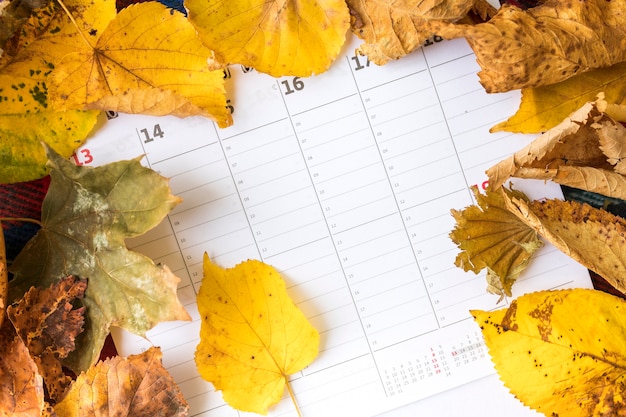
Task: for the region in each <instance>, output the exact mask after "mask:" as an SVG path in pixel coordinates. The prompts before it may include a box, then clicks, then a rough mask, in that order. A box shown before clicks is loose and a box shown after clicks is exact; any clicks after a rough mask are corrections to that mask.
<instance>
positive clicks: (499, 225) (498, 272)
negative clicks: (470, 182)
mask: <svg viewBox="0 0 626 417" xmlns="http://www.w3.org/2000/svg"><path fill="white" fill-rule="evenodd" d="M472 191H473V192H474V196H475V198H476V201H477V202H478V205H474V206H469V207H467V208H465V209H464V210H462V211H459V210H452V215H453V216H454V219H455V220H456V225H455V227H454V229H453V230H452V232H451V233H450V238H451V239H452V241H453V242H454V243H456V244H457V246H458V247H459V249H460V250H461V252H460V253H459V254H458V255H457V257H456V260H455V265H456V266H458V267H459V268H463V270H465V271H472V272H474V273H478V272H480V271H481V270H483V269H487V283H488V285H487V291H488V292H490V293H492V294H497V295H499V296H500V299H502V297H504V296H505V295H507V296H511V287H512V286H513V283H514V282H515V280H516V279H517V278H518V277H519V275H520V273H521V272H522V271H523V270H524V269H525V268H526V266H528V262H529V261H530V257H531V256H532V254H533V253H534V252H535V251H536V250H537V249H539V248H541V247H542V246H543V243H542V242H541V240H540V239H539V237H538V236H537V233H536V232H535V231H534V230H533V229H532V228H531V227H529V226H527V225H526V224H525V223H524V222H522V221H521V220H520V219H518V218H517V217H516V216H515V215H514V214H512V213H511V212H510V211H509V210H508V209H507V208H506V204H505V195H510V196H515V197H517V198H520V199H522V200H524V201H526V200H527V198H526V196H525V195H524V194H523V193H521V192H519V191H514V190H505V189H504V188H499V189H497V190H495V191H492V190H491V189H488V190H487V193H486V194H481V193H480V192H479V191H478V189H477V188H476V187H473V188H472Z"/></svg>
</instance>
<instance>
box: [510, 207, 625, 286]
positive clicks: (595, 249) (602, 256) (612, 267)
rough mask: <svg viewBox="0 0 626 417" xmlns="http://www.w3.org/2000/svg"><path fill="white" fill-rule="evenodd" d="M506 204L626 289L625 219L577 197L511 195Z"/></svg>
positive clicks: (545, 235) (560, 246) (564, 249)
mask: <svg viewBox="0 0 626 417" xmlns="http://www.w3.org/2000/svg"><path fill="white" fill-rule="evenodd" d="M506 204H507V207H508V209H509V210H510V211H511V213H513V214H514V215H516V216H517V217H518V218H519V219H520V220H521V221H523V222H524V223H526V224H527V225H528V226H529V227H532V228H533V229H534V230H536V231H537V233H538V234H539V235H541V236H542V237H543V238H544V239H546V240H547V241H549V242H550V243H552V244H553V245H554V246H555V247H556V248H557V249H559V250H561V251H562V252H563V253H565V254H566V255H568V256H569V257H570V258H572V259H574V260H575V261H577V262H579V263H580V264H582V265H584V266H585V267H587V268H588V269H591V270H592V271H594V272H596V273H598V274H599V275H600V276H601V277H603V278H604V279H605V280H606V281H607V282H609V283H610V284H611V285H612V286H613V287H615V288H617V289H618V290H619V291H621V292H623V293H626V251H625V250H624V247H625V246H626V238H625V237H624V236H626V220H625V219H623V218H622V217H619V216H616V215H614V214H611V213H609V212H608V211H605V210H602V209H597V208H594V207H592V206H590V205H588V204H584V203H580V202H577V201H562V200H544V201H532V202H530V203H529V202H527V201H525V200H522V199H519V198H515V197H511V198H510V199H508V200H507V201H506Z"/></svg>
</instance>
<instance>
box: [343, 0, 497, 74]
mask: <svg viewBox="0 0 626 417" xmlns="http://www.w3.org/2000/svg"><path fill="white" fill-rule="evenodd" d="M347 3H348V7H349V8H350V15H351V28H352V31H353V32H354V33H355V34H356V35H357V36H358V37H360V38H362V39H364V40H365V43H364V44H363V45H361V47H360V48H359V49H358V52H359V53H361V54H363V55H367V57H368V58H369V60H370V61H372V62H374V63H376V64H378V65H382V64H385V63H386V62H388V61H391V60H394V59H398V58H400V57H403V56H404V55H406V54H408V53H410V52H411V51H413V50H415V49H416V48H419V47H420V46H422V44H423V43H424V42H425V41H426V40H427V39H429V38H431V37H432V36H433V35H435V34H436V33H435V31H434V29H433V26H432V23H433V22H439V21H444V22H457V21H459V20H461V19H462V18H464V17H465V16H466V15H467V14H468V12H470V11H471V10H472V9H474V10H476V12H477V14H479V15H481V16H483V15H487V14H489V13H495V9H494V8H493V7H492V6H491V5H489V3H488V2H487V1H486V0H469V1H468V0H428V1H421V2H417V3H416V2H415V1H411V0H400V1H392V0H383V1H381V0H347Z"/></svg>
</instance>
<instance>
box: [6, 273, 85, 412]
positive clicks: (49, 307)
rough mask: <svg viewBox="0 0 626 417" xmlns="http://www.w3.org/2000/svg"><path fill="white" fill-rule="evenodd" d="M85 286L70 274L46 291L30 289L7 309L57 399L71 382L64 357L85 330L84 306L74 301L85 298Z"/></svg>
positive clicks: (48, 387)
mask: <svg viewBox="0 0 626 417" xmlns="http://www.w3.org/2000/svg"><path fill="white" fill-rule="evenodd" d="M86 288H87V281H85V280H79V279H78V278H76V277H73V276H70V277H67V278H65V279H63V280H61V281H59V282H58V283H55V284H52V285H51V286H50V287H49V288H47V289H44V290H40V289H37V288H31V289H30V290H29V291H28V292H27V293H26V294H25V295H24V298H22V299H21V300H19V301H18V302H17V303H16V304H13V305H11V306H9V308H8V310H7V313H8V316H9V319H10V320H11V322H12V323H13V325H14V326H15V329H16V330H17V333H18V334H19V335H20V337H21V338H22V340H23V341H24V343H25V344H26V347H27V348H28V350H29V352H30V355H31V357H32V358H33V360H34V361H35V364H36V365H37V368H38V369H39V373H40V374H41V375H42V376H43V379H44V383H45V384H46V388H47V389H48V396H49V397H50V399H52V400H53V401H55V402H56V401H58V400H60V399H61V398H62V397H63V395H64V394H65V391H66V389H67V388H68V387H69V385H70V383H71V381H72V379H71V378H70V377H69V376H67V375H65V373H64V372H63V369H62V366H61V360H62V359H63V358H65V357H67V355H68V354H69V353H70V352H71V351H73V350H74V348H75V344H74V339H75V338H76V336H77V335H78V334H79V333H80V332H82V331H83V322H84V319H83V314H84V310H85V308H84V307H80V308H76V309H74V307H73V306H72V304H71V302H72V301H73V300H74V299H76V298H82V297H83V295H84V293H85V289H86Z"/></svg>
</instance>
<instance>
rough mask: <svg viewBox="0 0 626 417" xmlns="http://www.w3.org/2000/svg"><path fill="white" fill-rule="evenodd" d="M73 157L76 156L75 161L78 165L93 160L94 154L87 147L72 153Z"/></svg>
mask: <svg viewBox="0 0 626 417" xmlns="http://www.w3.org/2000/svg"><path fill="white" fill-rule="evenodd" d="M72 158H74V163H75V164H76V165H78V166H82V165H87V164H90V163H92V162H93V155H92V154H91V151H90V150H89V149H86V148H84V149H81V150H80V151H78V152H76V153H75V154H74V155H72Z"/></svg>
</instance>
